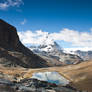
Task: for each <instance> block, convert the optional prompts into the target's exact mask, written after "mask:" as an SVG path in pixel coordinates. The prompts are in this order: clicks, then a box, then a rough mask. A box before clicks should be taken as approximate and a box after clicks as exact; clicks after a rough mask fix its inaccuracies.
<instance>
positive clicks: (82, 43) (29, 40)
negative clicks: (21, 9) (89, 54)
mask: <svg viewBox="0 0 92 92" xmlns="http://www.w3.org/2000/svg"><path fill="white" fill-rule="evenodd" d="M48 34H49V33H48V32H43V31H42V30H37V31H35V32H32V31H30V30H28V31H25V32H19V36H20V39H21V41H22V42H23V43H24V44H36V45H39V44H42V43H43V42H44V39H46V36H47V35H48ZM49 39H53V40H55V41H64V42H68V43H71V45H72V47H76V46H77V47H88V48H89V47H90V48H91V47H92V32H91V31H90V32H79V31H76V30H70V29H67V28H65V29H63V30H61V31H60V32H55V33H51V34H49Z"/></svg>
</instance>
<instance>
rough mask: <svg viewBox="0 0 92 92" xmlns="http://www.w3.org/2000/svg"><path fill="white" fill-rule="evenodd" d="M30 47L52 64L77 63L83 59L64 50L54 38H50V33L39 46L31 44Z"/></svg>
mask: <svg viewBox="0 0 92 92" xmlns="http://www.w3.org/2000/svg"><path fill="white" fill-rule="evenodd" d="M30 49H31V50H32V51H33V52H34V53H36V54H38V55H39V56H41V57H42V58H44V59H45V60H47V61H48V63H49V64H50V65H53V66H55V65H67V64H77V63H80V62H81V61H82V59H81V58H80V57H79V56H77V55H72V54H67V53H64V52H63V49H62V48H61V47H60V46H59V45H58V44H57V43H56V42H55V41H54V40H52V39H49V35H47V36H46V39H45V40H44V41H43V43H42V44H40V45H39V46H31V47H30Z"/></svg>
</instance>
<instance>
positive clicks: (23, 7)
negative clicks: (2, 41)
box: [0, 0, 92, 48]
mask: <svg viewBox="0 0 92 92" xmlns="http://www.w3.org/2000/svg"><path fill="white" fill-rule="evenodd" d="M10 2H11V4H10ZM14 2H17V4H15V3H14ZM0 3H1V4H6V3H7V4H6V6H7V7H0V18H2V19H4V20H5V21H7V22H9V23H11V24H13V25H14V26H16V28H17V29H18V31H25V32H26V31H27V30H31V31H32V32H35V30H43V32H49V33H53V32H55V33H60V31H61V30H63V29H64V28H68V29H69V30H73V31H78V32H79V34H80V32H82V33H85V32H86V33H87V34H91V32H90V29H91V28H92V0H1V1H0ZM1 4H0V5H1ZM57 42H58V43H59V44H60V45H63V47H69V48H71V47H76V46H77V45H76V46H72V45H71V42H68V41H65V40H62V39H61V40H57ZM80 47H81V46H80ZM84 47H85V46H84ZM90 47H91V46H90Z"/></svg>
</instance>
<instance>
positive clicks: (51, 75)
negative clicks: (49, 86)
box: [32, 72, 69, 86]
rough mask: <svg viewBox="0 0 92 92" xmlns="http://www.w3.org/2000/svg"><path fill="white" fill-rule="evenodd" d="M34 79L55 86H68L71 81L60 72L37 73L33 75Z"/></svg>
mask: <svg viewBox="0 0 92 92" xmlns="http://www.w3.org/2000/svg"><path fill="white" fill-rule="evenodd" d="M32 78H36V79H38V80H44V81H48V82H51V83H55V84H57V85H58V84H61V85H64V86H65V85H67V84H69V80H67V79H66V78H64V77H63V76H61V75H60V74H59V73H58V72H37V73H34V74H33V75H32Z"/></svg>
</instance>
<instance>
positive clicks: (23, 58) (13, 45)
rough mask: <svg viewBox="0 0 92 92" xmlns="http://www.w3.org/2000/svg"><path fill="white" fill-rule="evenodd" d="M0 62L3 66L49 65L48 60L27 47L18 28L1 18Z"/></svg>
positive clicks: (34, 66) (35, 66)
mask: <svg viewBox="0 0 92 92" xmlns="http://www.w3.org/2000/svg"><path fill="white" fill-rule="evenodd" d="M0 64H1V65H3V66H21V67H28V68H30V67H32V68H37V67H47V66H48V65H47V62H46V61H45V60H44V59H42V58H41V57H39V56H37V55H35V54H34V53H33V52H32V51H30V50H29V49H28V48H26V47H25V46H24V45H23V44H22V43H21V42H20V40H19V37H18V35H17V30H16V28H15V27H13V26H12V25H10V24H8V23H6V22H5V21H3V20H1V19H0Z"/></svg>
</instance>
